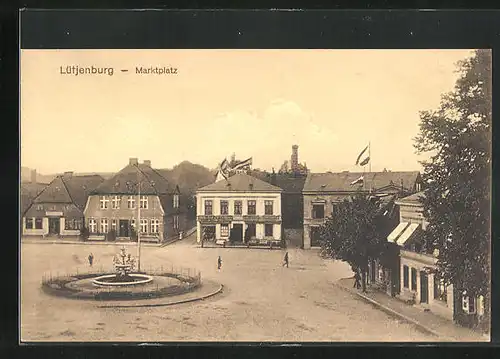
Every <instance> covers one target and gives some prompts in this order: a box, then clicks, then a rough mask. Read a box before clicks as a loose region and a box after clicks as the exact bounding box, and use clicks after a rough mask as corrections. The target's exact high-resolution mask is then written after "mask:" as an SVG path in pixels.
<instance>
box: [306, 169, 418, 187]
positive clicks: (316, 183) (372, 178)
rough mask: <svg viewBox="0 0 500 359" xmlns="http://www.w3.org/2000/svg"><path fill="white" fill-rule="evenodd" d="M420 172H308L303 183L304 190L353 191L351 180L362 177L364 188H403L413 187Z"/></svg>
mask: <svg viewBox="0 0 500 359" xmlns="http://www.w3.org/2000/svg"><path fill="white" fill-rule="evenodd" d="M419 175H420V172H418V171H404V172H392V171H387V172H370V173H362V172H338V173H310V174H308V175H307V179H306V181H305V183H304V190H303V191H304V192H353V191H355V190H356V189H357V188H359V187H358V186H352V185H351V182H353V181H355V180H357V179H359V178H360V177H361V176H363V177H364V182H365V188H371V189H372V190H373V191H377V190H379V189H381V188H384V187H388V186H394V187H401V184H403V187H404V189H406V190H411V189H413V187H414V185H415V182H416V181H417V179H418V177H419Z"/></svg>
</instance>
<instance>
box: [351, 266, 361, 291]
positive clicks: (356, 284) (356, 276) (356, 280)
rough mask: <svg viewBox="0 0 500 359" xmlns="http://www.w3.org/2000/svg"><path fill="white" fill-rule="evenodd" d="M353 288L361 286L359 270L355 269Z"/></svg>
mask: <svg viewBox="0 0 500 359" xmlns="http://www.w3.org/2000/svg"><path fill="white" fill-rule="evenodd" d="M353 288H356V289H359V288H361V276H360V275H359V270H356V273H355V274H354V285H353Z"/></svg>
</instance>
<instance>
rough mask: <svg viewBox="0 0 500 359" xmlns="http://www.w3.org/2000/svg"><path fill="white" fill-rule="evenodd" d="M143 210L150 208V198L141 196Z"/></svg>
mask: <svg viewBox="0 0 500 359" xmlns="http://www.w3.org/2000/svg"><path fill="white" fill-rule="evenodd" d="M141 208H144V209H147V208H148V197H147V196H141Z"/></svg>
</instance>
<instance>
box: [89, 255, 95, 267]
mask: <svg viewBox="0 0 500 359" xmlns="http://www.w3.org/2000/svg"><path fill="white" fill-rule="evenodd" d="M93 263H94V255H93V254H92V253H90V254H89V265H90V266H91V267H92V264H93Z"/></svg>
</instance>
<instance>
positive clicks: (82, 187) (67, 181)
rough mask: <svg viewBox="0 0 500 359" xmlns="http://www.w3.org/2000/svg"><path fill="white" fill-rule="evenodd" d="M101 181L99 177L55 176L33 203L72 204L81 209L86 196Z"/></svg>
mask: <svg viewBox="0 0 500 359" xmlns="http://www.w3.org/2000/svg"><path fill="white" fill-rule="evenodd" d="M103 180H104V179H103V178H102V177H101V176H99V175H89V176H71V177H65V176H57V177H56V178H54V180H52V182H51V183H50V184H49V185H48V186H47V187H45V189H44V190H43V191H42V192H40V194H39V195H38V196H37V197H36V198H35V199H34V200H33V203H74V204H75V205H76V206H77V207H78V208H80V209H82V208H83V207H85V203H86V201H87V196H88V194H89V193H90V192H91V191H92V190H94V189H95V188H96V187H97V186H98V185H99V184H101V183H102V182H103Z"/></svg>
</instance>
